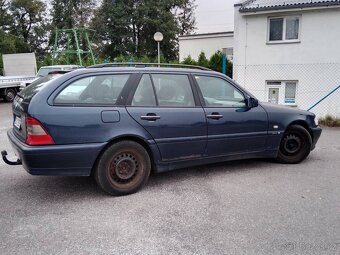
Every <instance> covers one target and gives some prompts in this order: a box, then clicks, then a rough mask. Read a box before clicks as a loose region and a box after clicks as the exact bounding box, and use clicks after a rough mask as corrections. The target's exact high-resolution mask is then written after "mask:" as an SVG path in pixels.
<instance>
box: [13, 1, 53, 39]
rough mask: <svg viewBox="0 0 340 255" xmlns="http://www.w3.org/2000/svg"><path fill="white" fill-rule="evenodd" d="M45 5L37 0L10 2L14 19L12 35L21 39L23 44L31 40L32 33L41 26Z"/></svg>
mask: <svg viewBox="0 0 340 255" xmlns="http://www.w3.org/2000/svg"><path fill="white" fill-rule="evenodd" d="M45 8H46V6H45V4H44V3H43V2H41V1H39V0H12V2H11V7H10V10H11V13H12V15H13V19H14V26H13V29H12V33H14V34H17V35H18V36H20V37H22V38H23V40H24V42H25V43H29V42H30V39H32V37H33V35H32V31H33V30H34V28H36V27H37V26H40V25H42V22H43V15H44V14H45Z"/></svg>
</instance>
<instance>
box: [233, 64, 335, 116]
mask: <svg viewBox="0 0 340 255" xmlns="http://www.w3.org/2000/svg"><path fill="white" fill-rule="evenodd" d="M233 68H234V69H233V78H234V79H235V80H236V81H237V82H238V83H239V84H241V85H242V86H243V87H245V88H246V89H248V90H249V91H251V92H252V93H253V94H255V95H256V96H257V97H258V98H259V99H260V100H261V101H266V102H268V101H271V93H274V92H275V88H276V92H277V93H278V94H279V95H278V98H277V103H279V104H284V105H289V106H292V107H298V108H300V109H304V110H307V109H309V108H310V107H311V106H313V105H314V104H315V103H316V102H318V101H319V100H320V99H322V98H323V97H324V96H325V95H327V94H328V93H329V92H330V91H332V90H334V89H335V88H336V87H337V86H338V85H339V84H340V63H314V64H266V65H246V66H245V65H234V67H233ZM292 83H293V84H294V83H295V84H296V90H295V94H294V96H295V98H293V99H292V98H290V99H287V95H288V94H289V95H288V96H290V97H292V91H291V87H290V88H289V91H288V89H287V91H286V87H287V86H286V85H287V84H290V85H291V84H292ZM287 88H288V87H287ZM286 92H287V93H286ZM274 99H275V98H274ZM289 100H291V101H289ZM274 101H275V100H274ZM311 111H312V112H314V113H315V114H317V116H318V117H322V116H325V115H326V114H330V115H333V116H338V117H340V89H337V90H336V91H334V93H332V94H331V95H330V96H329V97H327V98H326V99H325V100H324V101H322V102H320V104H318V105H316V106H315V107H314V108H313V109H312V110H311Z"/></svg>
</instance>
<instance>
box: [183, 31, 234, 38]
mask: <svg viewBox="0 0 340 255" xmlns="http://www.w3.org/2000/svg"><path fill="white" fill-rule="evenodd" d="M225 36H227V37H230V36H234V31H228V32H215V33H203V34H191V35H180V36H179V37H178V38H179V39H182V40H185V39H197V38H215V37H225Z"/></svg>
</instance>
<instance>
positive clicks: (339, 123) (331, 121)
mask: <svg viewBox="0 0 340 255" xmlns="http://www.w3.org/2000/svg"><path fill="white" fill-rule="evenodd" d="M319 124H320V125H323V126H327V127H340V118H338V117H334V116H332V115H329V114H327V115H326V116H325V117H323V118H319Z"/></svg>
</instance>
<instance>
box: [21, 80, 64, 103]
mask: <svg viewBox="0 0 340 255" xmlns="http://www.w3.org/2000/svg"><path fill="white" fill-rule="evenodd" d="M60 76H62V74H50V75H47V76H45V77H41V78H39V79H37V80H35V81H34V82H32V83H31V84H30V85H28V86H27V87H26V88H24V89H23V90H22V91H20V92H19V94H18V95H19V97H22V98H23V99H24V101H26V102H30V101H31V100H32V98H33V97H34V95H35V94H37V93H38V92H39V91H40V90H41V89H42V88H43V87H44V86H45V85H46V84H47V83H48V82H49V81H51V80H53V79H56V78H58V77H60Z"/></svg>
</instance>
